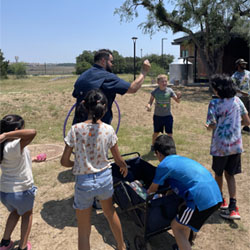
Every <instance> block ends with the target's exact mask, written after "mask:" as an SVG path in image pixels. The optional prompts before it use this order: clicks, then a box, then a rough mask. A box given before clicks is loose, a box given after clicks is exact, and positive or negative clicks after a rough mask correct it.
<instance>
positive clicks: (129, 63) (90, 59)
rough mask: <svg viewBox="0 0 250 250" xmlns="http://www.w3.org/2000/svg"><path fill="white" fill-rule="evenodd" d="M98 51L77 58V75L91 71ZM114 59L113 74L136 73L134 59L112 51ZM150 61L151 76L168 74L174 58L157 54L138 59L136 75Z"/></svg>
mask: <svg viewBox="0 0 250 250" xmlns="http://www.w3.org/2000/svg"><path fill="white" fill-rule="evenodd" d="M95 52H96V51H89V50H84V51H83V52H82V54H80V55H79V56H78V57H76V74H81V73H82V72H84V71H86V70H87V69H89V68H90V67H91V66H92V65H93V63H94V54H95ZM112 54H113V58H114V65H113V68H112V70H113V72H114V73H115V74H133V72H134V57H123V56H122V55H120V54H119V53H118V52H117V51H116V50H113V51H112ZM145 59H149V61H150V63H151V64H152V70H151V74H154V75H155V74H160V73H166V71H168V70H169V64H170V63H172V62H173V60H174V56H172V55H163V56H159V55H156V54H151V55H147V56H145V57H142V58H139V57H136V73H138V72H139V71H140V67H141V65H142V62H143V61H144V60H145Z"/></svg>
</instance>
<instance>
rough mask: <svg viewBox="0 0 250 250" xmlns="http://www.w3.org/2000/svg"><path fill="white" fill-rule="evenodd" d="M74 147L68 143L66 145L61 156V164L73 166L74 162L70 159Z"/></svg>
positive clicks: (68, 166)
mask: <svg viewBox="0 0 250 250" xmlns="http://www.w3.org/2000/svg"><path fill="white" fill-rule="evenodd" d="M72 151H73V148H71V147H69V146H68V145H67V144H66V145H65V147H64V151H63V154H62V157H61V165H62V166H64V167H67V168H72V167H73V166H74V162H73V161H71V160H70V156H71V153H72Z"/></svg>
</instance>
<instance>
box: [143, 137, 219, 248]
mask: <svg viewBox="0 0 250 250" xmlns="http://www.w3.org/2000/svg"><path fill="white" fill-rule="evenodd" d="M154 150H155V154H156V157H157V159H158V160H159V161H160V164H159V165H158V167H157V169H156V173H155V177H154V179H153V183H152V184H151V186H150V187H149V189H148V191H147V192H148V193H153V192H156V191H157V189H158V187H159V185H163V184H164V183H165V182H167V183H168V184H169V185H170V187H171V189H172V190H173V191H174V192H175V193H176V194H177V195H179V196H180V197H181V198H182V199H183V203H182V204H181V205H180V206H179V209H178V212H177V215H176V218H175V219H173V220H172V222H171V228H172V230H173V233H174V236H175V239H176V242H177V245H178V247H179V249H181V250H184V249H185V250H189V249H191V244H190V242H189V235H190V232H191V230H192V231H194V232H198V231H199V230H200V228H201V227H202V225H203V224H204V223H205V221H206V220H207V219H208V217H209V216H210V215H212V214H213V213H214V212H215V211H216V210H217V209H218V208H219V207H220V204H221V202H222V196H221V192H220V189H219V187H218V185H217V183H216V181H215V179H214V178H213V176H212V175H211V173H210V172H209V171H208V170H207V169H206V168H205V167H203V166H202V165H201V164H200V163H198V162H196V161H194V160H192V159H189V158H187V157H183V156H180V155H177V154H176V148H175V143H174V140H173V138H172V137H170V136H168V135H161V136H159V137H157V139H156V141H155V143H154Z"/></svg>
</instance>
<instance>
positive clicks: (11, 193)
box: [0, 115, 37, 250]
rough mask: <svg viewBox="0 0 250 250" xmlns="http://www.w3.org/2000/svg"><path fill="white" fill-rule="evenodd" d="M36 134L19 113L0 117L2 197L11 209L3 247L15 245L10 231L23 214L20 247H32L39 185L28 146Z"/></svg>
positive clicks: (0, 247)
mask: <svg viewBox="0 0 250 250" xmlns="http://www.w3.org/2000/svg"><path fill="white" fill-rule="evenodd" d="M35 136H36V131H35V130H34V129H24V120H23V118H22V117H21V116H19V115H6V116H5V117H3V119H2V120H1V121H0V163H1V172H2V175H1V179H0V200H1V202H2V204H3V205H4V206H5V207H6V208H7V209H8V210H9V212H10V214H9V217H8V219H7V222H6V227H5V231H4V234H3V238H2V240H1V243H0V250H8V249H12V248H13V246H14V243H13V241H11V234H12V232H13V231H14V229H15V226H16V225H17V222H18V220H19V218H20V217H21V239H20V241H19V248H18V250H31V244H30V242H28V237H29V234H30V230H31V225H32V210H33V205H34V200H35V193H36V190H37V188H36V187H35V186H34V181H33V175H32V170H31V162H32V160H31V157H30V153H29V150H28V148H27V147H26V146H27V145H29V144H30V143H31V142H32V140H33V139H34V138H35Z"/></svg>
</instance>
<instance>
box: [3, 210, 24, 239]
mask: <svg viewBox="0 0 250 250" xmlns="http://www.w3.org/2000/svg"><path fill="white" fill-rule="evenodd" d="M19 218H20V215H18V213H17V211H16V210H15V211H13V212H11V213H10V214H9V217H8V219H7V222H6V226H5V230H4V234H3V239H4V240H9V239H10V237H11V234H12V232H13V230H14V229H15V227H16V224H17V222H18V220H19Z"/></svg>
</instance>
